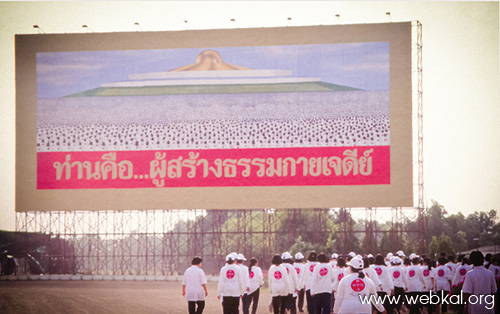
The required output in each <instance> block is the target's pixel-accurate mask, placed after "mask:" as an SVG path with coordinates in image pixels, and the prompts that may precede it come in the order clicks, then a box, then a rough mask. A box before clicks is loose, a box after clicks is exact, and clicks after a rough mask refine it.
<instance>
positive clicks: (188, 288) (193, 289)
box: [182, 256, 208, 314]
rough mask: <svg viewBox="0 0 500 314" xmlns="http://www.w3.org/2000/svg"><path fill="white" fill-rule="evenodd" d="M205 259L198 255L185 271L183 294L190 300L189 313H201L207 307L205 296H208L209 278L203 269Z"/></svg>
mask: <svg viewBox="0 0 500 314" xmlns="http://www.w3.org/2000/svg"><path fill="white" fill-rule="evenodd" d="M202 262H203V260H202V259H201V258H200V257H198V256H196V257H194V258H193V259H192V261H191V265H192V266H191V267H189V268H188V269H186V271H185V272H184V278H183V279H182V296H183V297H186V300H187V301H188V311H189V314H201V313H203V309H204V308H205V297H206V296H208V291H207V279H206V277H205V272H204V271H203V269H201V264H202Z"/></svg>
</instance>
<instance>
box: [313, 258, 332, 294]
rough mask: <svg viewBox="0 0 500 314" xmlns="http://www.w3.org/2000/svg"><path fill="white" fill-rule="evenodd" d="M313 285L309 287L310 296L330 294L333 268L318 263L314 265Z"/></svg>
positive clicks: (327, 264)
mask: <svg viewBox="0 0 500 314" xmlns="http://www.w3.org/2000/svg"><path fill="white" fill-rule="evenodd" d="M312 278H313V282H314V284H313V285H312V287H311V294H312V295H314V294H319V293H332V291H333V289H332V284H333V281H334V280H335V276H334V272H333V267H332V265H330V263H320V264H318V265H316V267H315V268H314V271H313V273H312Z"/></svg>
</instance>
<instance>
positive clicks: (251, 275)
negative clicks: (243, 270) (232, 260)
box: [250, 271, 255, 279]
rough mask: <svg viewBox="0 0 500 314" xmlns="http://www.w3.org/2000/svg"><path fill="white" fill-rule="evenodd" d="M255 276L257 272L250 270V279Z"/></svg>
mask: <svg viewBox="0 0 500 314" xmlns="http://www.w3.org/2000/svg"><path fill="white" fill-rule="evenodd" d="M253 276H255V274H254V273H253V271H251V272H250V279H252V278H253Z"/></svg>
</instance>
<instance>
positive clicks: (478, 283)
mask: <svg viewBox="0 0 500 314" xmlns="http://www.w3.org/2000/svg"><path fill="white" fill-rule="evenodd" d="M490 267H491V266H490ZM462 291H463V292H464V293H469V294H474V295H476V296H481V295H482V296H488V295H492V294H493V293H495V292H497V284H496V282H495V276H494V275H493V273H492V272H490V271H488V269H486V268H484V267H483V266H476V267H475V268H474V269H473V270H471V271H469V272H468V273H467V276H465V281H464V285H463V287H462ZM488 299H489V300H492V299H493V298H492V297H488ZM488 299H486V298H484V297H483V298H481V299H479V298H477V300H478V302H477V303H476V304H472V303H470V304H469V310H470V313H472V314H474V313H495V309H494V308H492V309H488V308H486V307H492V306H491V304H487V303H486V301H488ZM479 301H482V303H481V302H479ZM488 302H491V303H493V302H492V301H488ZM497 306H498V305H497Z"/></svg>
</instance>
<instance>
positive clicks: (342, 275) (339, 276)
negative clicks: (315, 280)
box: [337, 273, 344, 281]
mask: <svg viewBox="0 0 500 314" xmlns="http://www.w3.org/2000/svg"><path fill="white" fill-rule="evenodd" d="M337 278H338V279H339V281H340V280H342V278H344V273H340V274H339V275H338V277H337Z"/></svg>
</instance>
